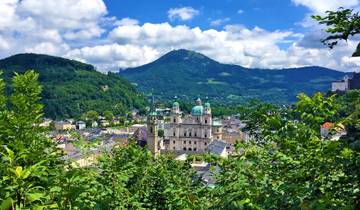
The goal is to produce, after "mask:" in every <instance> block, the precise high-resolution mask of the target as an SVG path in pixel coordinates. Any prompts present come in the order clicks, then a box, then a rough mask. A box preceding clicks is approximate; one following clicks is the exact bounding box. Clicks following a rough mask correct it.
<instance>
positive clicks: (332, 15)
mask: <svg viewBox="0 0 360 210" xmlns="http://www.w3.org/2000/svg"><path fill="white" fill-rule="evenodd" d="M326 14H327V15H326V16H324V17H322V16H319V15H314V16H312V18H314V19H315V20H317V21H318V22H319V23H320V24H324V25H326V27H327V29H326V32H328V33H330V34H331V35H329V36H328V37H326V38H325V39H323V40H321V41H322V42H323V43H324V44H326V45H327V46H328V47H329V48H330V49H332V48H333V47H334V46H335V45H337V44H338V41H340V40H344V41H347V40H348V39H349V38H350V37H352V36H355V35H357V34H360V15H359V12H355V11H354V10H353V9H344V8H340V9H339V10H338V11H327V12H326ZM352 56H353V57H359V56H360V43H359V44H358V46H357V48H356V50H355V52H354V53H353V55H352Z"/></svg>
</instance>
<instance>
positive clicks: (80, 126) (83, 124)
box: [76, 121, 86, 130]
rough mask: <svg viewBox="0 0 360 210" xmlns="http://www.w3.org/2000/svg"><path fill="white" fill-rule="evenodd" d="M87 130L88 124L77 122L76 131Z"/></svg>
mask: <svg viewBox="0 0 360 210" xmlns="http://www.w3.org/2000/svg"><path fill="white" fill-rule="evenodd" d="M85 128H86V123H85V122H84V121H78V122H76V129H78V130H83V129H85Z"/></svg>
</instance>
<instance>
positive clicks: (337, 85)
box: [331, 75, 350, 92]
mask: <svg viewBox="0 0 360 210" xmlns="http://www.w3.org/2000/svg"><path fill="white" fill-rule="evenodd" d="M349 80H350V78H349V76H348V75H346V76H345V77H344V79H343V80H340V81H334V82H332V83H331V91H333V92H337V91H347V90H348V89H349V86H350V85H349Z"/></svg>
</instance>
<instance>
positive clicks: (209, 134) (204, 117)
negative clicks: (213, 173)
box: [164, 99, 222, 153]
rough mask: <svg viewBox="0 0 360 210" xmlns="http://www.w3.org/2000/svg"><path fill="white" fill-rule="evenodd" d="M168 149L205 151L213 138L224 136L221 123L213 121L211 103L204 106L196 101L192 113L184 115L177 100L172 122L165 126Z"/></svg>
mask: <svg viewBox="0 0 360 210" xmlns="http://www.w3.org/2000/svg"><path fill="white" fill-rule="evenodd" d="M164 133H165V139H167V140H168V141H167V142H168V144H167V146H166V149H167V150H170V151H182V152H184V153H192V152H199V153H202V152H205V151H206V150H207V148H208V145H209V144H210V143H211V142H212V141H213V139H221V138H222V126H221V124H219V123H217V124H214V123H213V119H212V116H211V108H210V104H209V103H205V106H202V104H201V100H200V99H198V100H197V101H196V106H194V107H193V109H192V111H191V115H187V116H185V117H182V113H181V111H180V108H179V104H178V103H177V102H175V103H174V104H173V107H172V109H171V114H170V123H169V124H167V125H166V126H165V132H164Z"/></svg>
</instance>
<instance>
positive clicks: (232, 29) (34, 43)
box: [0, 0, 360, 71]
mask: <svg viewBox="0 0 360 210" xmlns="http://www.w3.org/2000/svg"><path fill="white" fill-rule="evenodd" d="M293 1H294V2H295V1H296V2H295V3H296V4H298V5H300V4H301V5H305V6H308V7H309V8H310V7H311V8H313V9H312V11H318V10H319V11H320V10H323V9H321V8H317V4H315V3H311V2H310V1H305V0H304V1H300V0H293ZM321 1H322V0H321ZM329 1H330V2H331V0H329ZM349 1H353V0H349ZM305 3H306V4H305ZM351 4H353V3H351ZM170 11H171V10H169V14H168V15H169V17H170V18H171V19H179V20H190V19H191V18H193V17H194V16H195V15H198V14H199V11H197V10H194V9H193V8H190V7H185V9H184V8H175V9H173V10H172V12H171V14H172V15H171V14H170ZM189 11H190V12H189ZM0 14H1V15H2V16H1V18H0V57H2V58H3V57H6V56H9V55H12V54H15V53H21V52H37V53H46V54H52V55H58V56H66V57H68V58H72V59H79V60H81V61H84V62H88V63H91V64H94V65H95V66H97V68H98V69H99V70H102V71H108V70H110V71H114V70H118V68H120V67H133V66H138V65H142V64H145V63H148V62H151V61H153V60H155V59H157V58H159V57H160V56H161V55H163V54H165V53H167V52H168V51H170V50H173V49H180V48H185V49H189V50H194V51H198V52H200V53H203V54H205V55H207V56H209V57H211V58H213V59H215V60H218V61H220V62H223V63H230V64H237V65H242V66H245V67H260V68H284V67H295V66H296V67H297V66H303V65H319V66H326V67H330V68H335V69H340V70H344V71H350V70H357V69H358V68H359V67H360V61H359V59H356V58H351V57H350V56H351V54H352V51H353V50H354V49H355V48H356V43H357V42H356V41H355V40H350V41H348V42H347V43H345V42H342V43H340V44H339V46H337V47H336V48H335V49H334V50H331V51H330V50H329V49H327V48H325V47H323V46H322V45H321V44H320V42H318V39H320V38H321V37H322V36H323V34H322V32H319V31H320V28H317V27H314V26H315V25H314V23H312V22H311V21H309V22H308V26H307V28H305V29H306V30H307V31H308V33H304V34H298V33H294V32H293V31H291V30H274V31H268V30H265V29H262V28H260V27H254V28H247V27H245V26H242V25H225V22H227V21H228V20H226V19H222V20H215V21H217V22H214V23H213V25H218V24H220V25H221V24H222V25H225V27H223V29H222V30H215V29H207V30H203V29H201V28H199V27H189V26H186V25H172V24H170V23H168V22H165V23H144V24H140V23H139V21H138V20H135V19H132V18H130V17H126V18H123V19H117V18H115V17H109V16H107V9H106V6H105V4H104V2H103V1H102V0H57V1H48V0H22V1H20V0H0ZM104 25H106V27H105V26H104ZM302 27H305V25H303V26H302ZM309 28H311V30H309ZM317 32H319V33H317ZM284 45H285V46H287V47H284ZM280 46H282V47H280Z"/></svg>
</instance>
